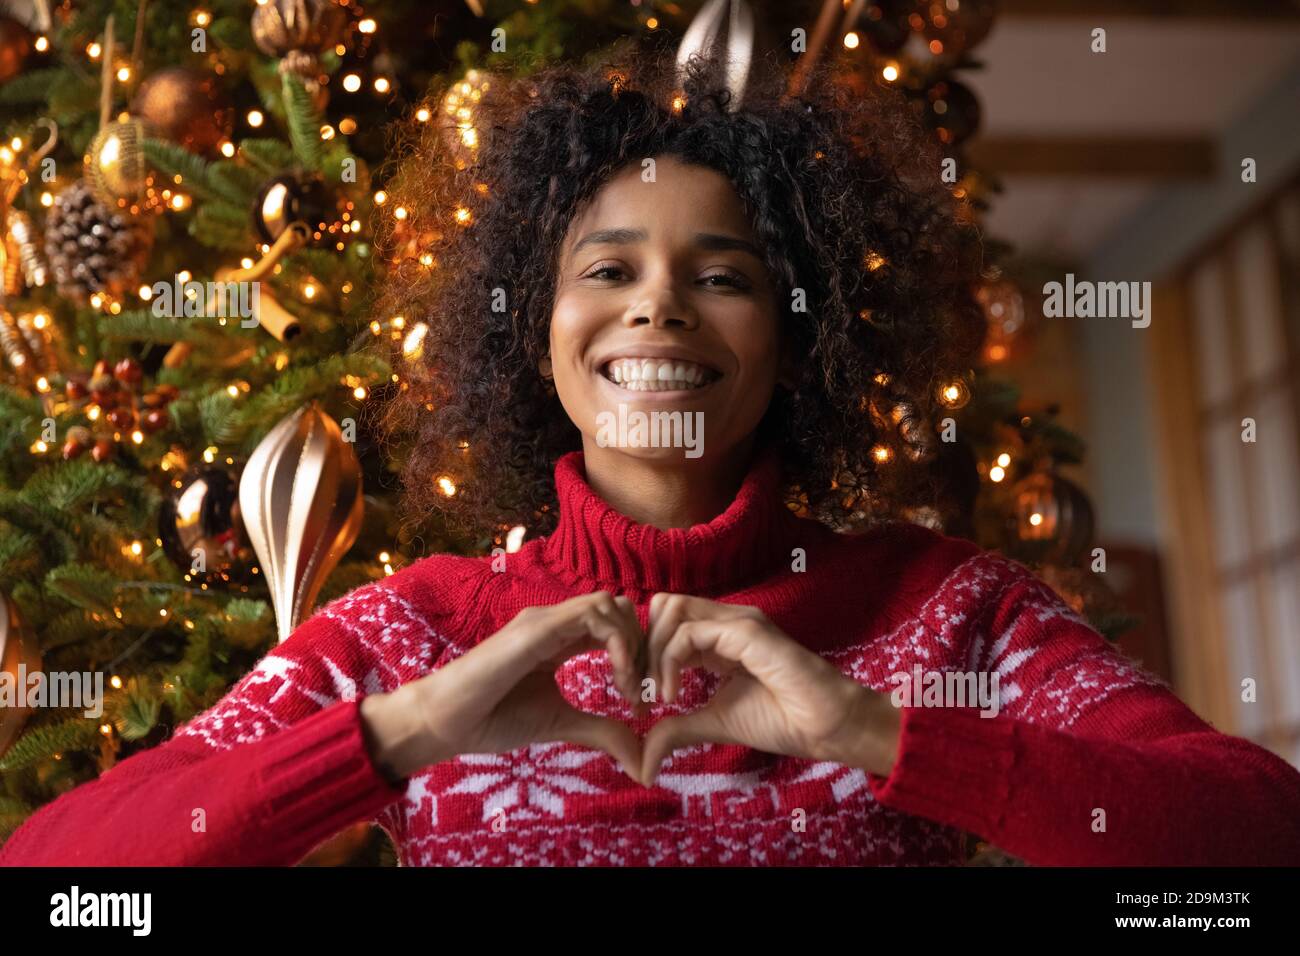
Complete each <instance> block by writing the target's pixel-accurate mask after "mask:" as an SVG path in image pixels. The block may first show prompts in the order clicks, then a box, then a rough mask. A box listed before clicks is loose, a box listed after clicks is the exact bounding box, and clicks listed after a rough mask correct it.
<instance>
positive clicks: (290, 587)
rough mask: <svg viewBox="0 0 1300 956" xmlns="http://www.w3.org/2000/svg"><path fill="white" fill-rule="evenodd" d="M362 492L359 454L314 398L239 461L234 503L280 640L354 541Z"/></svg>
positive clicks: (304, 613)
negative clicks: (245, 459)
mask: <svg viewBox="0 0 1300 956" xmlns="http://www.w3.org/2000/svg"><path fill="white" fill-rule="evenodd" d="M361 491H362V489H361V464H360V462H358V461H357V456H356V453H355V452H353V450H352V446H351V444H350V443H349V442H347V441H344V439H343V433H342V432H341V431H340V429H339V426H338V423H337V422H335V421H334V419H332V418H330V416H329V415H327V414H325V412H324V411H322V410H321V409H320V407H319V406H318V405H317V404H316V403H315V402H313V403H311V404H309V405H305V406H303V407H302V408H300V409H298V411H296V412H294V413H293V414H292V415H290V416H288V417H287V418H285V419H283V420H282V421H280V423H279V424H277V425H276V426H275V427H274V428H272V429H271V431H270V432H269V433H268V434H267V436H266V437H265V438H263V439H262V441H261V442H260V443H259V444H258V446H257V448H256V449H254V451H253V454H252V456H251V457H250V458H249V459H248V464H247V465H245V466H244V474H243V475H242V476H241V478H240V479H239V506H240V509H241V510H242V511H243V515H244V527H245V528H246V529H247V531H248V537H249V539H250V540H251V541H252V543H253V549H254V550H255V551H256V552H257V556H258V559H259V560H260V561H261V566H262V572H263V574H264V575H265V576H266V583H267V586H268V587H269V588H270V590H271V604H272V606H273V607H274V608H275V619H276V626H277V628H278V630H279V635H280V640H281V641H284V640H285V639H286V638H288V637H289V635H290V634H292V633H293V630H294V628H296V627H297V626H298V625H299V624H300V623H302V621H303V620H304V619H305V618H306V617H307V614H308V612H309V611H310V610H311V607H312V605H313V604H314V603H315V601H316V595H317V594H319V593H320V589H321V585H323V584H324V583H325V579H326V578H328V577H329V574H330V572H331V571H333V570H334V567H335V566H336V565H337V564H338V562H339V559H341V558H342V557H343V555H344V554H346V553H347V550H348V548H350V547H352V543H353V542H354V541H356V539H357V534H358V532H360V530H361V518H362V514H363V512H364V510H365V500H364V499H363V498H362V494H361Z"/></svg>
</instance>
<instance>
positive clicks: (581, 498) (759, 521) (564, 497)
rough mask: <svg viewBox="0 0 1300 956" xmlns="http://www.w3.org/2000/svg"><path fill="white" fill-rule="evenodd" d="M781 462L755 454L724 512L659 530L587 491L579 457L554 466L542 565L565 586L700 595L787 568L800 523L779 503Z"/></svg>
mask: <svg viewBox="0 0 1300 956" xmlns="http://www.w3.org/2000/svg"><path fill="white" fill-rule="evenodd" d="M781 479H782V472H781V460H780V456H779V455H778V454H777V452H776V451H775V450H774V449H773V448H772V447H771V446H767V447H765V448H762V449H760V450H759V451H758V452H757V453H756V455H755V457H754V461H753V463H752V464H751V466H750V470H749V472H748V473H747V474H746V476H745V479H744V481H743V483H742V484H741V487H740V490H739V492H738V493H737V494H736V497H735V499H734V500H733V501H732V502H731V504H730V505H729V506H728V507H727V509H726V510H725V511H723V512H722V513H721V514H719V515H718V516H717V517H715V518H713V519H712V520H711V521H708V522H705V523H704V524H697V525H694V526H692V527H690V528H668V529H663V530H661V529H659V528H656V527H654V526H653V525H646V524H638V523H637V522H635V521H633V520H632V519H631V518H629V517H627V516H626V515H624V514H622V513H620V512H618V511H616V510H614V508H613V507H612V506H610V505H609V504H608V503H607V502H605V500H604V499H602V498H601V497H600V496H599V495H597V494H596V492H595V491H593V490H592V488H591V486H590V485H589V484H587V479H586V468H585V465H584V462H583V455H582V452H580V451H574V452H569V453H568V454H566V455H564V456H562V457H561V458H560V459H559V460H558V461H557V462H556V465H555V489H556V493H557V496H558V499H559V515H558V524H557V527H556V529H555V532H554V533H553V534H551V535H550V537H549V538H547V540H546V544H545V550H544V557H543V560H544V561H545V562H546V564H547V565H548V566H549V567H550V568H551V569H552V570H554V571H555V572H556V573H558V574H561V575H562V576H563V577H564V578H565V579H566V580H568V581H579V580H585V581H588V582H590V583H592V584H593V585H595V586H598V587H605V588H612V589H619V590H632V591H636V590H641V591H672V592H676V593H687V594H702V593H705V592H710V591H713V592H717V591H722V590H725V589H728V588H735V587H738V586H741V585H743V584H745V583H747V582H750V581H753V580H756V579H758V578H759V577H761V576H762V575H763V574H764V573H765V572H769V571H771V570H773V569H775V567H776V566H777V565H778V564H783V563H784V564H786V565H788V563H789V561H790V548H791V547H793V545H792V543H791V542H793V541H794V540H795V538H796V536H797V526H798V525H799V520H798V519H797V518H796V517H795V516H794V515H793V514H792V513H791V512H790V511H789V509H788V508H786V506H785V504H784V502H783V501H782V498H781V486H782V480H781Z"/></svg>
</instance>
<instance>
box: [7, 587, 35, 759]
mask: <svg viewBox="0 0 1300 956" xmlns="http://www.w3.org/2000/svg"><path fill="white" fill-rule="evenodd" d="M21 665H26V667H25V668H22V669H20V667H21ZM40 668H41V653H40V649H39V648H38V647H37V646H36V640H35V638H33V637H32V635H31V633H30V632H29V631H28V630H27V628H26V627H25V626H24V625H23V621H22V618H20V617H19V616H18V607H17V605H15V604H14V603H13V601H11V600H9V599H7V598H6V597H5V596H4V594H0V672H2V673H4V674H8V675H11V677H10V679H9V681H6V683H9V682H12V686H13V688H14V692H15V694H17V695H18V699H19V700H20V701H21V700H24V699H25V698H26V691H27V688H26V677H25V675H24V671H25V673H26V674H32V673H34V672H36V671H38V670H40ZM20 678H21V679H20ZM27 713H28V709H27V708H26V707H21V706H18V707H8V706H5V707H0V756H3V754H4V752H5V751H6V750H8V749H9V745H10V744H11V743H13V742H14V740H15V739H16V738H17V736H18V732H19V731H20V730H22V728H23V724H24V723H25V722H26V721H27Z"/></svg>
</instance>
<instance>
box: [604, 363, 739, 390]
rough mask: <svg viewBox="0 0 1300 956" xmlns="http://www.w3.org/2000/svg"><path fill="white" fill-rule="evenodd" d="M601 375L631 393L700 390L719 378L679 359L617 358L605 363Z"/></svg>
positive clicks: (707, 369)
mask: <svg viewBox="0 0 1300 956" xmlns="http://www.w3.org/2000/svg"><path fill="white" fill-rule="evenodd" d="M600 371H601V374H602V375H603V376H604V377H605V378H606V379H608V380H609V381H611V382H613V383H614V384H615V385H619V386H621V387H623V388H625V389H627V390H628V391H632V392H676V391H691V390H694V389H697V388H703V387H704V386H706V385H709V384H711V383H712V382H713V381H715V380H716V379H717V378H718V377H719V375H718V373H717V372H715V371H714V370H713V369H711V368H707V367H705V366H703V365H700V364H698V363H696V362H688V361H684V360H680V359H656V358H619V359H614V360H613V361H611V362H606V363H605V365H604V366H602V368H601V370H600Z"/></svg>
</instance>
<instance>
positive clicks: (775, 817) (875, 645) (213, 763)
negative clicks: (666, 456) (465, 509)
mask: <svg viewBox="0 0 1300 956" xmlns="http://www.w3.org/2000/svg"><path fill="white" fill-rule="evenodd" d="M555 480H556V489H557V493H558V498H559V504H560V512H559V519H558V520H559V524H558V528H557V530H556V531H555V533H554V534H552V535H550V536H549V537H546V538H541V539H536V540H533V541H531V542H529V543H528V544H526V545H525V546H524V547H523V548H522V549H520V550H519V551H518V552H517V553H515V554H512V555H509V556H508V557H507V559H506V561H505V567H504V570H499V569H498V570H494V569H493V566H492V560H491V559H490V558H486V557H485V558H463V557H453V556H448V555H435V556H432V557H429V558H425V559H423V560H421V561H419V562H417V563H415V564H413V565H412V566H410V567H409V568H407V569H405V570H403V571H402V572H400V573H398V574H395V575H393V576H392V577H390V578H388V579H386V580H384V581H382V582H379V583H377V584H372V585H368V586H366V587H362V588H359V589H358V590H356V591H353V592H352V593H351V594H348V595H347V596H345V597H343V598H340V599H339V600H336V601H334V602H333V603H331V604H330V605H328V606H327V607H325V608H324V609H322V610H321V611H320V612H319V613H318V614H316V615H315V616H314V617H313V618H312V619H311V620H309V621H307V622H306V623H305V624H303V625H302V627H300V628H299V629H298V630H297V632H296V633H295V634H294V635H293V636H292V637H291V638H290V639H289V640H288V641H286V642H285V643H283V644H282V645H280V646H279V647H277V648H276V649H275V650H274V651H272V652H271V653H270V654H268V655H267V656H266V657H265V658H263V660H262V661H261V662H260V663H259V664H258V665H257V667H256V668H255V669H254V670H253V671H251V672H250V673H249V674H248V675H246V676H245V677H244V678H243V679H242V680H241V681H240V682H239V683H238V684H237V685H236V686H235V687H234V688H232V689H231V691H230V692H229V693H228V694H227V695H226V697H225V698H223V699H222V700H221V701H220V702H218V703H217V704H216V705H215V706H214V707H212V708H211V709H210V710H208V711H207V712H205V713H203V714H202V715H200V716H198V717H197V718H195V719H194V720H193V721H191V722H190V723H189V724H187V725H185V726H183V727H181V728H180V729H179V730H178V731H177V733H176V734H175V735H174V736H173V737H172V739H171V740H169V741H168V742H167V743H165V744H163V745H161V746H159V747H156V748H154V749H153V750H150V751H147V752H144V753H141V754H137V755H135V756H133V757H131V758H130V759H127V760H124V761H122V762H121V763H120V764H118V765H117V766H116V767H114V768H113V769H112V770H110V771H109V772H107V773H105V774H104V775H103V776H102V777H101V778H100V779H98V780H96V781H93V782H91V783H88V784H85V785H83V786H81V787H78V788H77V789H75V790H73V791H71V792H70V793H67V794H64V795H63V796H61V797H60V798H58V799H57V800H55V801H54V802H53V803H51V804H49V805H48V806H46V807H44V808H43V809H41V810H40V811H38V812H37V813H36V814H34V815H33V816H32V817H31V819H29V820H28V821H27V822H26V823H25V824H24V825H23V826H22V827H20V828H19V829H18V830H17V831H16V832H15V833H14V834H13V836H12V837H11V838H10V839H9V841H8V842H7V843H6V844H5V846H4V848H3V850H2V851H0V863H4V864H10V865H23V864H37V865H42V864H90V865H116V864H145V865H151V864H155V865H156V864H223V865H246V864H292V863H294V862H296V861H297V860H299V859H301V858H302V857H303V856H304V855H306V854H307V853H308V852H309V851H310V850H311V849H312V848H313V847H314V846H316V845H317V844H319V843H320V842H321V841H323V840H324V839H326V838H327V837H329V836H330V835H332V834H333V833H335V832H337V831H338V830H339V829H341V828H343V827H344V826H346V825H348V824H351V823H354V822H357V821H363V820H374V821H376V822H377V823H379V824H380V825H381V826H382V827H383V828H384V829H385V830H386V831H387V832H388V833H389V835H390V836H391V837H392V839H393V841H394V844H395V845H396V847H397V848H398V850H399V853H400V858H401V861H402V863H403V864H406V865H430V864H525V865H534V864H562V865H563V864H577V865H583V864H629V865H644V864H649V865H656V864H657V865H708V864H723V865H751V864H752V865H780V864H850V865H853V864H952V863H958V862H961V861H962V848H963V831H968V832H970V833H975V834H978V835H980V836H982V837H983V838H985V839H987V840H989V841H991V842H993V843H995V844H996V845H998V846H1000V847H1001V848H1003V849H1004V850H1006V851H1008V852H1010V853H1013V854H1015V855H1017V856H1019V857H1022V858H1023V859H1025V860H1026V861H1028V862H1030V863H1034V864H1173V865H1178V864H1292V865H1293V864H1298V863H1300V773H1297V771H1296V770H1295V769H1293V768H1292V767H1291V766H1289V765H1288V764H1287V763H1285V762H1284V761H1282V760H1281V759H1279V758H1278V757H1276V756H1274V755H1273V754H1271V753H1269V752H1268V751H1266V750H1264V749H1262V748H1260V747H1258V746H1256V745H1254V744H1251V743H1249V742H1247V741H1245V740H1242V739H1239V738H1235V737H1229V736H1225V735H1223V734H1220V733H1218V732H1217V731H1215V730H1214V729H1213V728H1211V727H1210V726H1209V725H1207V724H1206V723H1204V722H1203V721H1201V720H1200V719H1199V718H1198V717H1197V716H1196V715H1195V714H1193V713H1192V712H1191V711H1190V710H1189V709H1188V708H1187V707H1186V706H1184V705H1183V704H1182V703H1181V702H1180V701H1179V700H1178V699H1177V698H1176V697H1175V696H1174V695H1173V694H1172V693H1171V692H1170V691H1169V689H1168V688H1167V687H1166V686H1165V685H1163V684H1162V683H1161V682H1160V681H1159V680H1158V679H1156V678H1154V677H1152V676H1150V675H1148V674H1146V673H1144V672H1143V671H1142V670H1140V669H1138V668H1137V667H1135V666H1134V665H1133V664H1132V663H1130V662H1129V661H1128V660H1127V659H1126V658H1125V657H1123V656H1122V655H1121V654H1120V653H1118V652H1117V651H1115V650H1113V649H1112V648H1111V647H1110V645H1108V644H1107V643H1106V642H1105V641H1104V640H1103V639H1102V638H1101V637H1100V636H1099V635H1098V634H1096V633H1095V632H1094V631H1092V630H1091V629H1089V627H1088V626H1087V625H1086V624H1085V623H1084V622H1083V621H1082V620H1080V619H1079V618H1078V617H1077V616H1076V615H1075V614H1074V613H1072V612H1071V610H1070V609H1069V608H1068V607H1067V606H1065V605H1064V604H1063V603H1062V602H1061V601H1060V600H1059V599H1058V598H1057V597H1056V596H1055V594H1054V593H1053V592H1052V591H1051V590H1050V589H1049V588H1048V587H1047V586H1046V585H1044V584H1043V583H1041V582H1040V581H1039V580H1038V579H1037V578H1035V577H1034V576H1033V575H1032V574H1030V573H1029V572H1028V571H1027V570H1026V569H1025V568H1023V567H1022V566H1020V565H1018V564H1016V563H1014V562H1012V561H1009V560H1007V559H1005V558H1003V557H1000V556H998V555H996V554H991V553H982V552H980V551H979V550H978V549H977V548H976V547H974V546H973V545H971V544H969V543H967V542H964V541H959V540H955V539H951V538H947V537H944V536H941V535H938V534H935V533H933V532H930V531H927V530H925V529H923V528H920V527H916V526H910V525H896V526H892V527H886V528H881V529H879V530H877V531H873V532H871V533H868V534H865V535H855V536H850V535H842V534H836V533H834V532H832V531H830V530H828V529H826V528H825V527H823V526H822V525H820V524H817V523H815V522H810V521H805V520H801V519H798V518H796V517H794V516H793V515H792V514H791V513H790V512H789V511H788V510H786V509H785V508H784V507H783V505H782V503H781V500H780V494H779V490H780V466H779V462H778V460H777V459H776V457H775V456H774V455H773V454H771V453H766V454H762V455H760V456H759V457H758V458H757V459H756V462H755V465H754V467H753V468H752V470H751V471H750V473H749V475H748V477H747V478H746V480H745V482H744V485H743V487H742V488H741V490H740V492H739V494H738V495H737V497H736V500H735V501H734V502H733V503H732V504H731V506H730V507H729V508H728V509H727V510H726V511H725V512H724V513H722V514H721V515H719V516H718V517H716V518H715V519H713V520H712V521H710V522H708V523H707V524H702V525H697V526H695V527H693V528H690V529H689V530H687V529H672V530H666V531H664V530H659V529H656V528H653V527H650V526H647V525H639V524H637V523H635V522H633V521H631V520H629V519H628V518H626V517H624V516H623V515H621V514H619V513H617V512H616V511H614V510H613V509H612V508H610V507H609V506H608V505H607V504H606V503H605V502H604V501H602V500H601V499H600V498H599V497H597V495H596V494H595V493H594V492H593V491H592V489H591V488H590V487H589V486H588V485H587V483H586V481H585V479H584V471H583V461H582V456H581V455H580V454H579V453H573V454H570V455H567V456H565V457H564V458H562V459H561V460H560V461H559V463H558V464H557V467H556V470H555ZM795 549H803V553H804V556H805V559H806V569H803V570H794V569H793V568H792V565H793V566H794V567H799V563H798V562H796V561H794V560H793V559H792V554H793V553H794V552H795ZM498 567H499V565H498ZM602 588H603V589H610V590H613V591H615V592H617V593H624V594H627V595H628V596H629V597H630V598H631V599H632V600H633V601H634V602H635V603H636V606H637V609H638V613H639V615H640V618H641V623H642V625H643V626H644V625H645V623H646V610H647V605H648V603H649V600H650V597H651V596H652V595H653V594H654V592H656V591H659V590H665V591H676V592H686V593H693V594H698V595H703V596H706V597H711V598H714V599H717V600H722V601H729V602H736V603H743V604H753V605H757V606H758V607H760V608H762V610H763V611H764V612H765V613H766V614H767V615H768V616H769V617H770V618H771V619H772V620H773V622H775V623H776V625H777V626H779V627H780V628H782V629H783V630H784V631H785V632H786V633H788V634H789V635H790V636H791V637H792V638H794V639H795V640H797V641H799V642H800V643H801V644H803V645H804V646H806V647H809V648H811V649H813V650H815V651H816V652H817V653H819V654H821V655H822V656H824V657H825V658H826V659H827V660H830V661H832V662H833V663H834V664H835V665H836V666H837V667H839V668H840V669H841V670H842V671H843V672H844V673H845V674H848V675H850V676H851V677H853V679H855V680H857V681H860V682H862V683H864V684H867V685H869V686H871V687H874V688H877V689H879V690H883V691H889V690H892V689H893V688H894V687H895V686H896V685H895V683H894V682H893V681H892V680H891V675H895V674H898V673H911V672H912V669H913V665H920V666H921V667H922V668H924V669H925V671H927V672H929V671H975V672H979V671H985V672H989V673H996V674H998V675H999V681H1000V690H1001V711H1000V713H999V714H998V715H997V716H996V717H982V716H980V715H979V713H978V712H977V711H975V710H973V709H955V708H939V707H926V706H908V707H906V708H905V709H904V711H903V719H902V731H901V733H902V736H901V740H900V746H899V752H898V759H897V762H896V764H895V765H894V767H893V768H892V771H891V773H890V774H889V776H888V777H877V776H875V775H874V774H867V773H863V772H862V771H859V770H854V769H850V768H848V767H845V766H842V765H837V764H832V763H814V762H811V761H807V760H796V759H792V758H788V757H783V756H778V755H773V754H767V753H761V752H757V751H754V750H751V749H749V748H745V747H740V746H731V745H701V746H696V747H691V748H688V749H682V750H679V751H677V752H676V753H675V754H674V755H673V757H671V758H670V759H669V760H668V761H666V762H665V764H664V767H663V771H662V773H661V774H660V776H659V778H658V781H657V784H656V785H655V786H654V787H653V788H649V789H647V788H644V787H641V786H640V785H639V784H637V783H636V782H635V781H633V780H632V779H631V778H629V777H627V776H625V775H624V774H623V773H621V772H620V771H619V768H618V766H617V764H616V763H615V762H614V760H613V759H612V758H610V757H609V756H607V755H605V754H604V753H602V752H599V751H595V750H591V749H587V748H583V747H578V746H573V745H569V744H541V745H536V746H531V747H527V748H524V749H521V750H518V751H515V752H512V753H504V754H463V755H461V756H459V757H457V758H455V759H453V760H449V761H446V762H444V763H439V764H435V765H433V766H431V767H428V768H427V769H425V770H423V771H422V772H419V773H417V774H414V775H413V776H411V777H410V778H409V779H408V780H407V781H405V783H404V785H402V786H400V787H393V786H391V785H389V784H388V783H387V782H386V781H385V780H384V779H383V778H382V777H381V776H380V775H379V773H378V772H377V771H376V769H375V767H374V765H373V763H372V762H371V759H370V757H369V755H368V752H367V750H366V747H365V744H364V741H363V738H362V733H361V725H360V721H359V716H358V704H357V701H358V699H359V698H360V697H362V696H364V695H365V694H369V693H375V692H380V691H389V690H392V689H394V688H396V687H397V686H399V685H401V684H403V683H405V682H407V681H410V680H414V679H415V678H417V677H419V676H420V675H422V674H425V673H427V672H428V671H429V670H430V669H432V668H436V667H440V666H442V665H443V664H445V663H447V662H448V661H450V660H452V659H454V658H455V657H456V656H457V655H459V654H462V653H464V652H465V651H466V650H467V649H469V648H471V647H473V646H474V645H475V644H476V643H477V642H479V641H482V640H484V639H485V638H487V637H489V636H490V635H491V634H493V633H495V632H496V631H497V630H498V629H499V628H500V627H502V626H503V625H504V624H505V623H507V622H508V621H509V620H510V619H511V618H512V617H514V615H515V614H516V613H517V612H518V611H519V610H520V609H522V608H524V607H527V606H529V605H547V604H553V603H556V602H559V601H561V600H563V599H565V598H568V597H571V596H573V595H575V594H580V593H587V592H591V591H594V590H599V589H602ZM557 680H558V682H559V684H560V686H561V689H562V692H563V694H564V696H565V697H566V698H567V699H568V700H569V701H570V702H571V703H572V704H573V705H574V706H576V707H578V708H580V709H583V710H587V711H591V712H594V713H599V714H605V715H612V716H616V717H618V718H619V719H622V720H625V721H627V722H629V723H632V724H633V726H634V727H635V729H636V730H637V731H638V732H639V733H644V732H645V730H646V729H647V728H648V727H649V726H650V725H651V724H653V723H654V722H655V721H657V720H659V719H660V718H662V717H663V716H665V715H667V714H670V713H680V712H683V711H689V710H693V709H696V708H698V707H700V706H701V705H702V704H703V702H704V701H705V700H706V699H707V698H708V697H709V695H710V693H711V692H712V691H713V690H714V688H715V687H716V685H717V678H715V677H713V676H712V675H710V674H708V673H707V672H704V671H701V670H689V671H687V672H686V674H685V675H684V684H683V687H682V689H681V693H680V695H679V696H678V698H677V700H676V701H675V702H674V703H673V704H671V705H666V704H663V703H658V704H655V705H653V706H652V707H651V709H650V710H649V712H648V713H646V714H645V715H643V716H642V717H640V718H634V717H633V715H632V712H631V710H630V708H629V707H628V706H627V704H626V702H625V701H624V700H623V698H622V697H621V696H620V695H619V694H618V692H617V691H616V690H615V688H614V684H613V681H612V679H611V673H610V668H609V665H608V658H607V656H606V655H605V654H604V652H588V653H585V654H582V655H579V656H577V657H575V658H573V659H571V660H570V661H568V662H567V663H566V664H565V665H564V666H562V667H561V668H560V669H559V672H558V674H557ZM199 809H202V810H203V811H204V815H205V817H206V827H197V826H195V820H196V819H198V818H199V815H198V814H196V811H197V810H199ZM1099 810H1100V811H1104V814H1099V813H1098V811H1099ZM800 811H802V813H801V812H800ZM196 830H198V831H200V832H196Z"/></svg>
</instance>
